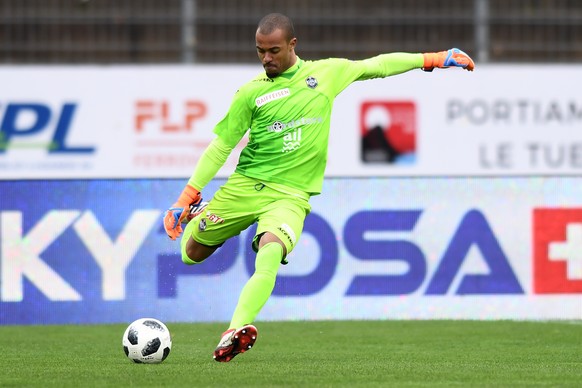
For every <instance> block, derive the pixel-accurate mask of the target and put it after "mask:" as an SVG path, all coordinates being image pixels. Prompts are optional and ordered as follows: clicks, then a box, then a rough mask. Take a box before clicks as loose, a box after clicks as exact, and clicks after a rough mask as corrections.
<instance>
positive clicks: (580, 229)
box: [533, 209, 582, 294]
mask: <svg viewBox="0 0 582 388" xmlns="http://www.w3.org/2000/svg"><path fill="white" fill-rule="evenodd" d="M533 244H534V246H533V251H534V266H533V267H534V268H533V274H534V276H533V289H534V293H535V294H573V293H582V209H534V212H533Z"/></svg>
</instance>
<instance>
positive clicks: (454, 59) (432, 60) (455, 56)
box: [422, 48, 475, 71]
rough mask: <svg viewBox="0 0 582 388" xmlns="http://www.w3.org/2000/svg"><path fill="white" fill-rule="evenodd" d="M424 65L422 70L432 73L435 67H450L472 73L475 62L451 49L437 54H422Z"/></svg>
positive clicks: (462, 53) (458, 51)
mask: <svg viewBox="0 0 582 388" xmlns="http://www.w3.org/2000/svg"><path fill="white" fill-rule="evenodd" d="M422 55H423V56H424V65H423V66H422V70H424V71H432V70H433V69H434V68H435V67H439V68H447V67H451V66H455V67H462V68H463V69H465V70H469V71H473V69H474V68H475V62H473V60H472V59H471V57H470V56H468V55H467V54H466V53H464V52H463V51H461V50H459V49H458V48H452V49H450V50H447V51H440V52H438V53H424V54H422Z"/></svg>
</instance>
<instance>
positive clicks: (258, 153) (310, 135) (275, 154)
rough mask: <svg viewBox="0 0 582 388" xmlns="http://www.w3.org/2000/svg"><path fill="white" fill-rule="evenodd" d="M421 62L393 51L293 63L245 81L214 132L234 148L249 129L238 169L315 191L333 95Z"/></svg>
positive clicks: (318, 185) (265, 179) (318, 187)
mask: <svg viewBox="0 0 582 388" xmlns="http://www.w3.org/2000/svg"><path fill="white" fill-rule="evenodd" d="M422 65H423V57H422V54H408V53H392V54H382V55H379V56H376V57H373V58H369V59H365V60H361V61H350V60H347V59H335V58H332V59H323V60H317V61H304V60H302V59H300V58H299V57H297V62H296V63H295V65H293V66H292V67H291V68H289V69H288V70H287V71H285V72H284V73H282V74H281V75H279V76H278V77H275V78H269V77H267V75H266V74H265V73H262V74H261V75H259V76H257V77H256V78H254V79H253V80H252V81H250V82H248V83H247V84H245V85H243V86H242V87H241V88H240V89H239V90H238V91H237V93H236V95H235V96H234V98H233V101H232V104H231V106H230V109H229V111H228V113H227V115H226V116H225V117H224V119H222V120H221V121H220V122H219V123H218V124H217V126H216V127H215V129H214V132H215V133H216V135H217V136H219V137H220V138H221V139H222V140H223V141H224V142H225V143H226V144H227V145H228V146H230V147H234V146H235V145H236V144H238V142H239V141H240V140H241V139H242V137H243V136H244V135H245V133H246V132H247V130H250V132H249V142H248V144H247V146H246V147H245V148H244V149H243V150H242V152H241V155H240V159H239V162H238V165H237V167H236V172H237V173H240V174H242V175H245V176H248V177H251V178H255V179H257V180H260V181H262V182H265V183H269V182H272V183H276V184H281V185H285V186H288V187H291V188H294V189H297V190H300V191H303V192H306V193H309V194H310V195H315V194H319V193H320V192H321V187H322V184H323V176H324V171H325V166H326V162H327V148H328V140H329V134H330V120H331V111H332V107H333V102H334V99H335V98H336V96H337V95H338V94H339V93H340V92H341V91H342V90H344V89H345V88H346V87H347V86H348V85H350V84H351V83H352V82H354V81H359V80H366V79H371V78H380V77H387V76H390V75H395V74H399V73H402V72H405V71H408V70H412V69H415V68H420V67H422Z"/></svg>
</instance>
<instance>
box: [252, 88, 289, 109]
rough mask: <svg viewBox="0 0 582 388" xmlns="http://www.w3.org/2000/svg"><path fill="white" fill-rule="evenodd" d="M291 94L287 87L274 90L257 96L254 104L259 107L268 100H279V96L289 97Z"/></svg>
mask: <svg viewBox="0 0 582 388" xmlns="http://www.w3.org/2000/svg"><path fill="white" fill-rule="evenodd" d="M290 95H291V91H290V90H289V88H285V89H280V90H275V91H274V92H271V93H267V94H263V95H262V96H260V97H257V99H256V100H255V104H256V105H257V107H261V106H263V105H265V104H268V103H269V102H273V101H275V100H279V99H281V98H285V97H289V96H290Z"/></svg>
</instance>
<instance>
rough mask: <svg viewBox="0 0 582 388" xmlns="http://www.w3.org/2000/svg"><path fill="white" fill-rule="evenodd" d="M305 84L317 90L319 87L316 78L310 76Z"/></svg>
mask: <svg viewBox="0 0 582 388" xmlns="http://www.w3.org/2000/svg"><path fill="white" fill-rule="evenodd" d="M305 83H306V84H307V86H309V87H310V88H311V89H315V88H316V87H317V85H318V83H317V80H316V79H315V77H312V76H309V77H307V78H305Z"/></svg>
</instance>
